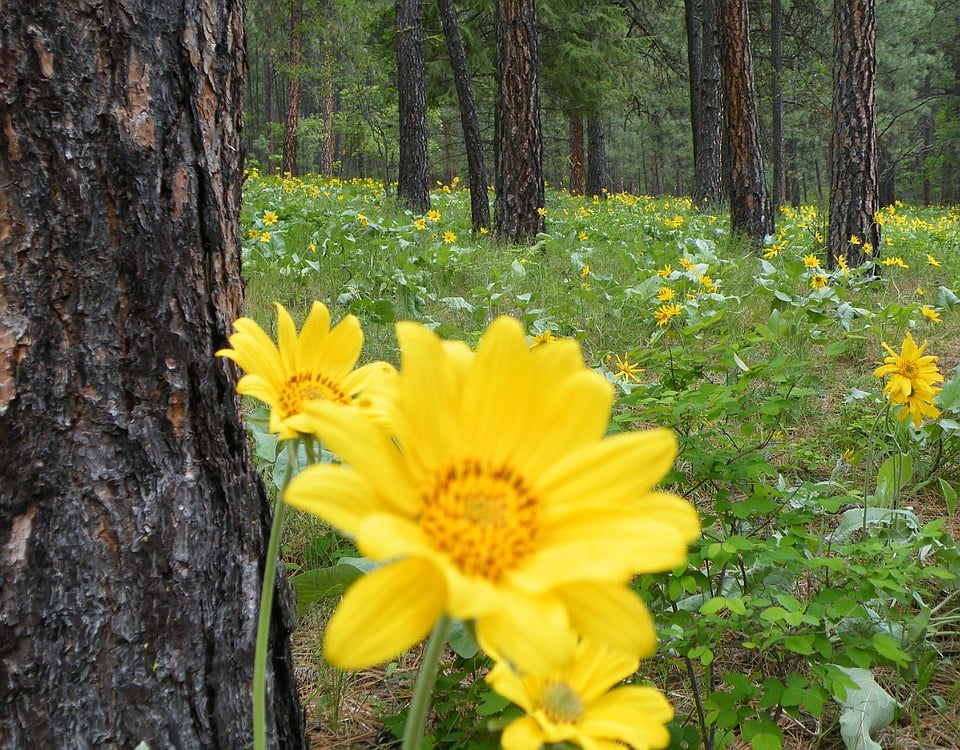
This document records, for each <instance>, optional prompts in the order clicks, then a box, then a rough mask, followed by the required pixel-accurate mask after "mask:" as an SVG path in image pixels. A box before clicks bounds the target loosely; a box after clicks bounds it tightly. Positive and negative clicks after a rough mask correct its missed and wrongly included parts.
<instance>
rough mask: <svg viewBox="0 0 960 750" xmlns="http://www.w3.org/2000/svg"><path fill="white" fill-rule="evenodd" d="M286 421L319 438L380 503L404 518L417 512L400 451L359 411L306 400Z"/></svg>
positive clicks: (417, 499)
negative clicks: (302, 406) (374, 493)
mask: <svg viewBox="0 0 960 750" xmlns="http://www.w3.org/2000/svg"><path fill="white" fill-rule="evenodd" d="M287 421H288V423H289V424H290V425H291V426H292V427H293V428H294V429H296V430H299V431H300V432H309V433H311V434H315V435H317V436H319V438H320V439H321V440H322V441H323V442H324V443H325V444H326V446H327V448H329V449H330V450H331V451H333V452H334V453H336V454H337V455H338V456H340V458H341V459H342V460H343V461H344V462H345V463H348V464H349V465H350V466H352V467H353V468H354V469H355V470H356V471H357V472H358V473H360V474H361V475H363V477H364V478H365V479H366V480H367V481H368V482H369V483H370V485H371V487H373V488H374V489H375V491H377V492H378V493H379V494H380V496H381V500H382V502H384V503H389V504H390V505H391V506H393V507H394V508H396V509H397V510H398V511H401V512H404V513H406V514H407V515H413V514H414V513H416V512H417V511H418V510H419V508H420V503H421V501H420V496H419V494H418V492H417V490H416V488H415V487H414V486H413V485H412V483H411V480H410V478H409V475H408V473H407V468H406V466H405V464H404V461H403V457H402V455H401V453H400V450H399V449H398V448H397V446H396V444H395V443H393V442H392V441H391V440H390V438H389V437H388V436H387V435H385V434H384V433H383V431H382V430H381V429H380V428H378V427H377V426H376V425H375V424H373V423H372V422H370V421H369V420H367V419H365V418H364V417H363V415H362V414H361V413H360V412H359V411H357V410H356V409H352V408H344V407H343V406H340V405H337V404H331V403H329V402H326V401H308V402H307V403H306V404H304V408H303V412H302V413H300V414H298V415H295V416H294V417H291V418H290V419H289V420H287Z"/></svg>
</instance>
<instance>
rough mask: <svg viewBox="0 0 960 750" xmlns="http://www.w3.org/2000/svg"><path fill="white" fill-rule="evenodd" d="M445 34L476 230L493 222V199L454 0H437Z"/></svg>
mask: <svg viewBox="0 0 960 750" xmlns="http://www.w3.org/2000/svg"><path fill="white" fill-rule="evenodd" d="M437 8H438V9H439V11H440V22H441V24H442V25H443V36H444V39H445V40H446V43H447V54H448V55H449V56H450V67H451V68H452V69H453V82H454V85H455V86H456V89H457V100H458V102H459V103H460V126H461V127H462V128H463V143H464V147H465V148H466V151H467V172H468V176H469V182H470V222H471V224H472V226H473V230H474V231H475V232H477V231H480V229H484V228H489V226H490V199H489V197H488V196H487V168H486V166H485V165H484V159H483V141H481V139H480V120H479V119H478V117H477V105H476V102H475V100H474V98H473V85H472V84H471V82H470V68H469V67H468V66H467V53H466V51H465V50H464V48H463V40H462V39H461V37H460V25H459V23H458V22H457V11H456V8H454V5H453V0H437Z"/></svg>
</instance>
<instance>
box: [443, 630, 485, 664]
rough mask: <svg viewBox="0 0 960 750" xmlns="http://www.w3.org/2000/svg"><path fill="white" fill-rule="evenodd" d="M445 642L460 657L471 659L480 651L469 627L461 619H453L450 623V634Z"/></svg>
mask: <svg viewBox="0 0 960 750" xmlns="http://www.w3.org/2000/svg"><path fill="white" fill-rule="evenodd" d="M447 643H449V644H450V648H451V649H453V652H454V653H455V654H456V655H457V656H459V657H460V658H462V659H472V658H473V657H474V656H476V655H477V653H479V651H480V647H479V646H478V645H477V641H476V639H475V638H474V637H473V633H472V632H470V628H469V627H468V626H467V625H466V624H465V623H464V622H462V621H461V620H454V621H453V622H452V623H451V625H450V634H449V635H448V636H447Z"/></svg>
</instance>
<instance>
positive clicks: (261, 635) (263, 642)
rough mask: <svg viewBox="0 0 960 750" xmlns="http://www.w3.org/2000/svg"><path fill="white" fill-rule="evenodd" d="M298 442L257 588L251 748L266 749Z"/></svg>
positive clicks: (290, 447) (291, 446) (291, 449)
mask: <svg viewBox="0 0 960 750" xmlns="http://www.w3.org/2000/svg"><path fill="white" fill-rule="evenodd" d="M298 443H299V440H289V441H287V446H286V447H287V466H286V469H285V470H284V472H283V484H282V486H281V487H280V490H279V492H278V494H277V501H276V503H274V505H273V524H272V525H271V526H270V541H269V542H268V543H267V560H266V563H265V564H264V567H263V585H262V587H261V589H260V618H259V620H258V622H257V648H256V651H255V652H254V655H253V747H254V750H266V747H267V686H266V678H267V651H268V650H269V649H268V646H269V644H270V615H271V614H272V613H273V589H274V587H275V585H276V580H277V556H278V555H279V553H280V535H281V533H282V532H283V518H284V516H285V515H286V510H287V506H286V505H285V504H284V502H283V491H284V489H286V486H287V484H288V483H289V482H290V480H291V479H292V478H293V472H294V469H295V467H296V465H297V444H298Z"/></svg>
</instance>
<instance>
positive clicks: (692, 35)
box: [684, 0, 723, 208]
mask: <svg viewBox="0 0 960 750" xmlns="http://www.w3.org/2000/svg"><path fill="white" fill-rule="evenodd" d="M684 6H685V9H686V22H687V63H688V67H689V68H690V123H691V129H692V131H693V168H694V183H693V201H694V204H695V205H697V206H699V207H701V208H702V207H705V206H706V207H710V206H718V205H720V202H721V200H722V197H723V196H722V192H721V188H720V183H721V180H720V174H721V155H722V147H721V142H722V127H721V123H722V114H723V111H722V107H721V86H720V52H719V48H718V44H717V16H716V3H715V0H699V2H698V0H684Z"/></svg>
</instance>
